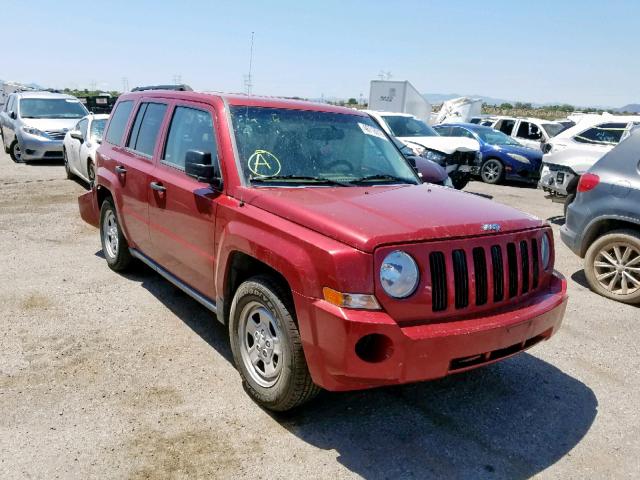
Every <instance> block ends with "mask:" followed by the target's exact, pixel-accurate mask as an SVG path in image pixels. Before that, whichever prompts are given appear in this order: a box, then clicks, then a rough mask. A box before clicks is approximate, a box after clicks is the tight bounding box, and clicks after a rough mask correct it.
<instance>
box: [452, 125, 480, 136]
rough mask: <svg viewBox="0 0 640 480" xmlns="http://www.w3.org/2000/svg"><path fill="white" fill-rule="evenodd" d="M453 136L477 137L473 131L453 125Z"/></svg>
mask: <svg viewBox="0 0 640 480" xmlns="http://www.w3.org/2000/svg"><path fill="white" fill-rule="evenodd" d="M451 136H452V137H466V138H475V137H474V136H473V134H472V133H471V132H469V131H468V130H467V129H465V128H462V127H452V128H451Z"/></svg>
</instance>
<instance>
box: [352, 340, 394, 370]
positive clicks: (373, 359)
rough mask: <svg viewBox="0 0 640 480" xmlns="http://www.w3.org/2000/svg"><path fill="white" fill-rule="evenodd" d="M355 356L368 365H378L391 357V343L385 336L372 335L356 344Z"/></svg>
mask: <svg viewBox="0 0 640 480" xmlns="http://www.w3.org/2000/svg"><path fill="white" fill-rule="evenodd" d="M356 355H358V357H360V359H362V360H364V361H365V362H368V363H380V362H383V361H385V360H386V359H388V358H391V355H393V342H392V341H391V339H390V338H389V337H387V336H386V335H382V334H380V333H372V334H370V335H365V336H364V337H362V338H361V339H360V340H358V342H357V343H356Z"/></svg>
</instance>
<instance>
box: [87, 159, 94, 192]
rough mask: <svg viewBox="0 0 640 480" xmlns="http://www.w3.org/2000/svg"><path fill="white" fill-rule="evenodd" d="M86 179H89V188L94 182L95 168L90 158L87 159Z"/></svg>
mask: <svg viewBox="0 0 640 480" xmlns="http://www.w3.org/2000/svg"><path fill="white" fill-rule="evenodd" d="M87 179H88V180H89V188H93V185H94V184H95V183H96V169H95V167H94V166H93V161H92V160H91V159H90V158H88V159H87Z"/></svg>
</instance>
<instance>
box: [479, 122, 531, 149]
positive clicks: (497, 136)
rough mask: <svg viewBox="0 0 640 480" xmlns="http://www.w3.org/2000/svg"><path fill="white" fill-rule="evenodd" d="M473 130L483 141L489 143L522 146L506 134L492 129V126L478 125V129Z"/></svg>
mask: <svg viewBox="0 0 640 480" xmlns="http://www.w3.org/2000/svg"><path fill="white" fill-rule="evenodd" d="M475 132H476V133H477V134H478V136H479V137H480V139H481V140H482V141H483V142H484V143H488V144H489V145H512V146H514V147H516V146H518V147H520V146H522V145H520V144H519V143H518V142H516V141H515V140H514V139H513V138H511V137H509V136H508V135H505V134H504V133H502V132H499V131H497V130H494V129H493V128H489V127H479V128H478V129H476V130H475Z"/></svg>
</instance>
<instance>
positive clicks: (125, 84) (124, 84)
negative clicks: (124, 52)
mask: <svg viewBox="0 0 640 480" xmlns="http://www.w3.org/2000/svg"><path fill="white" fill-rule="evenodd" d="M128 91H129V79H128V78H127V77H122V93H127V92H128Z"/></svg>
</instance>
